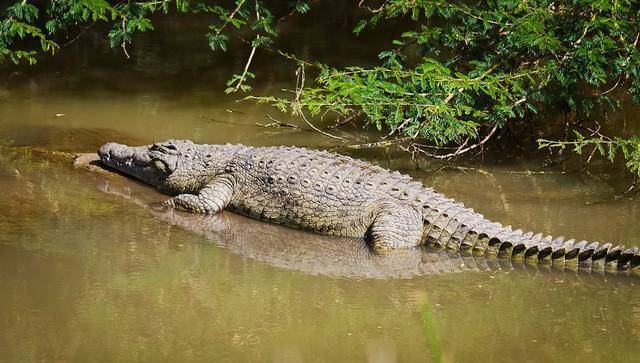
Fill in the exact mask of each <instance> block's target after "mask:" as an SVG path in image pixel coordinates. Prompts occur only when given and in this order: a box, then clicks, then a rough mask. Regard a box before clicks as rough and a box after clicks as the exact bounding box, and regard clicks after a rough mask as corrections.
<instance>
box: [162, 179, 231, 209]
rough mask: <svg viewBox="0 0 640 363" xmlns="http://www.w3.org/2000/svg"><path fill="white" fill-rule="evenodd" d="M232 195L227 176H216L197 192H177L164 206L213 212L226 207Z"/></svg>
mask: <svg viewBox="0 0 640 363" xmlns="http://www.w3.org/2000/svg"><path fill="white" fill-rule="evenodd" d="M232 196H233V181H232V180H231V179H230V178H229V177H224V176H221V177H217V178H215V179H213V180H212V181H211V182H210V183H209V184H207V185H206V186H205V187H204V188H202V189H201V190H200V192H199V193H198V194H179V195H177V196H175V197H173V198H171V199H169V200H167V201H166V202H164V205H165V206H169V207H174V208H177V209H184V210H187V211H190V212H195V213H202V214H215V213H218V212H220V211H221V210H223V209H224V208H226V206H227V205H228V204H229V202H230V201H231V197H232Z"/></svg>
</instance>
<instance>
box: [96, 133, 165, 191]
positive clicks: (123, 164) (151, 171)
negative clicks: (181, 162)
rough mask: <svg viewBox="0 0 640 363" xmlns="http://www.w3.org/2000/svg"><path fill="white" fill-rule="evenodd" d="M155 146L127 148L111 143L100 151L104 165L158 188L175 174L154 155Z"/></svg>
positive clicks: (99, 154)
mask: <svg viewBox="0 0 640 363" xmlns="http://www.w3.org/2000/svg"><path fill="white" fill-rule="evenodd" d="M152 147H153V145H146V146H137V147H133V146H127V145H122V144H117V143H113V142H110V143H108V144H104V145H102V146H101V147H100V149H99V150H98V156H99V157H100V160H101V161H102V163H103V164H105V165H107V166H108V167H111V168H113V169H116V170H118V171H120V172H123V173H125V174H127V175H130V176H133V177H135V178H137V179H140V180H141V181H143V182H145V183H148V184H151V185H153V186H156V187H160V186H162V184H163V183H164V181H165V180H166V179H167V177H168V176H169V175H170V174H171V172H173V170H172V168H171V165H169V163H165V162H164V161H163V160H160V159H158V158H156V157H154V155H153V154H152V151H151V149H152Z"/></svg>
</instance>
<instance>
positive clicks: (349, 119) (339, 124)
mask: <svg viewBox="0 0 640 363" xmlns="http://www.w3.org/2000/svg"><path fill="white" fill-rule="evenodd" d="M361 114H362V111H358V112H356V113H353V114H351V116H349V117H345V118H344V119H342V120H341V121H338V122H337V123H336V124H335V125H333V126H332V128H334V129H336V128H338V127H340V126H344V125H346V124H348V123H349V122H351V121H353V119H355V118H356V117H358V116H360V115H361Z"/></svg>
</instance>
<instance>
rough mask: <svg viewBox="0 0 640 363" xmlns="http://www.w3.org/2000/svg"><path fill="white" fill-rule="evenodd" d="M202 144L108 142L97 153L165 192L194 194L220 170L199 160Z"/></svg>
mask: <svg viewBox="0 0 640 363" xmlns="http://www.w3.org/2000/svg"><path fill="white" fill-rule="evenodd" d="M203 146H204V145H196V144H194V143H193V142H191V141H188V140H169V141H166V142H163V143H159V144H156V143H154V144H152V145H146V146H127V145H122V144H117V143H113V142H111V143H107V144H104V145H102V147H100V149H99V150H98V156H99V157H100V160H101V161H102V163H103V164H105V165H107V166H109V167H111V168H113V169H116V170H119V171H121V172H123V173H125V174H127V175H131V176H133V177H135V178H137V179H140V180H142V181H143V182H145V183H147V184H151V185H153V186H155V187H157V188H158V189H160V190H162V191H164V192H167V193H170V194H180V193H194V192H197V191H198V190H199V189H200V188H202V187H203V186H204V185H205V184H206V183H207V181H208V180H209V179H210V176H211V175H215V174H217V173H219V172H220V171H219V170H217V169H219V168H216V165H215V164H216V163H213V164H212V163H211V162H208V161H205V160H202V159H203V157H202V155H201V154H206V152H203V150H200V149H201V148H202V147H203ZM209 154H210V152H209ZM207 156H210V155H207Z"/></svg>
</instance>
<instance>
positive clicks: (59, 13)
mask: <svg viewBox="0 0 640 363" xmlns="http://www.w3.org/2000/svg"><path fill="white" fill-rule="evenodd" d="M32 3H33V4H32ZM289 6H290V8H291V11H292V12H298V13H305V12H307V11H309V9H310V8H309V5H308V4H307V2H305V1H300V0H299V1H293V2H291V3H290V4H289ZM170 11H176V12H178V13H210V14H212V15H214V16H215V18H214V19H215V20H214V22H213V24H212V25H211V26H210V28H209V30H210V31H209V32H208V33H207V35H206V36H207V39H208V43H209V46H210V47H211V48H212V49H213V50H222V51H226V50H227V43H228V40H229V35H228V31H229V30H230V29H240V28H246V29H248V30H250V31H251V32H253V33H254V37H253V41H252V47H265V46H268V45H270V44H271V43H272V41H273V37H274V36H275V35H276V34H277V32H276V29H275V25H274V16H273V15H272V14H271V12H270V10H269V9H268V8H267V7H266V6H265V5H264V4H263V3H262V2H261V1H258V0H236V1H235V2H234V3H233V4H232V6H230V7H229V8H226V7H225V6H222V5H212V4H211V2H210V1H206V0H144V1H119V2H108V1H106V0H55V1H45V2H35V1H27V0H20V1H18V2H16V3H14V4H13V5H11V6H9V7H8V8H7V9H6V15H5V17H4V19H2V21H1V22H0V62H2V61H4V60H5V59H9V60H11V61H13V62H14V63H20V62H21V61H27V62H29V63H30V64H35V63H36V55H37V53H38V51H39V50H40V51H42V52H45V53H51V54H53V53H55V52H56V51H57V50H58V49H59V45H58V43H57V42H56V39H57V38H58V36H59V35H60V34H61V33H64V32H65V31H67V30H68V29H69V28H71V27H76V26H78V25H81V24H91V23H95V22H106V23H109V24H111V26H112V29H111V31H110V32H109V34H108V38H109V44H110V45H111V46H112V47H116V46H120V47H122V48H123V49H124V52H125V54H127V48H126V46H127V45H129V44H131V43H132V42H133V39H134V36H135V34H137V33H139V32H146V31H150V30H153V24H152V22H151V19H150V18H149V17H150V16H151V15H153V14H155V13H161V14H167V13H169V12H170ZM27 38H31V39H32V40H33V39H35V40H37V41H39V42H40V47H39V49H37V48H35V47H34V44H33V43H32V42H29V39H27ZM127 56H128V54H127ZM245 78H246V77H245Z"/></svg>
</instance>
